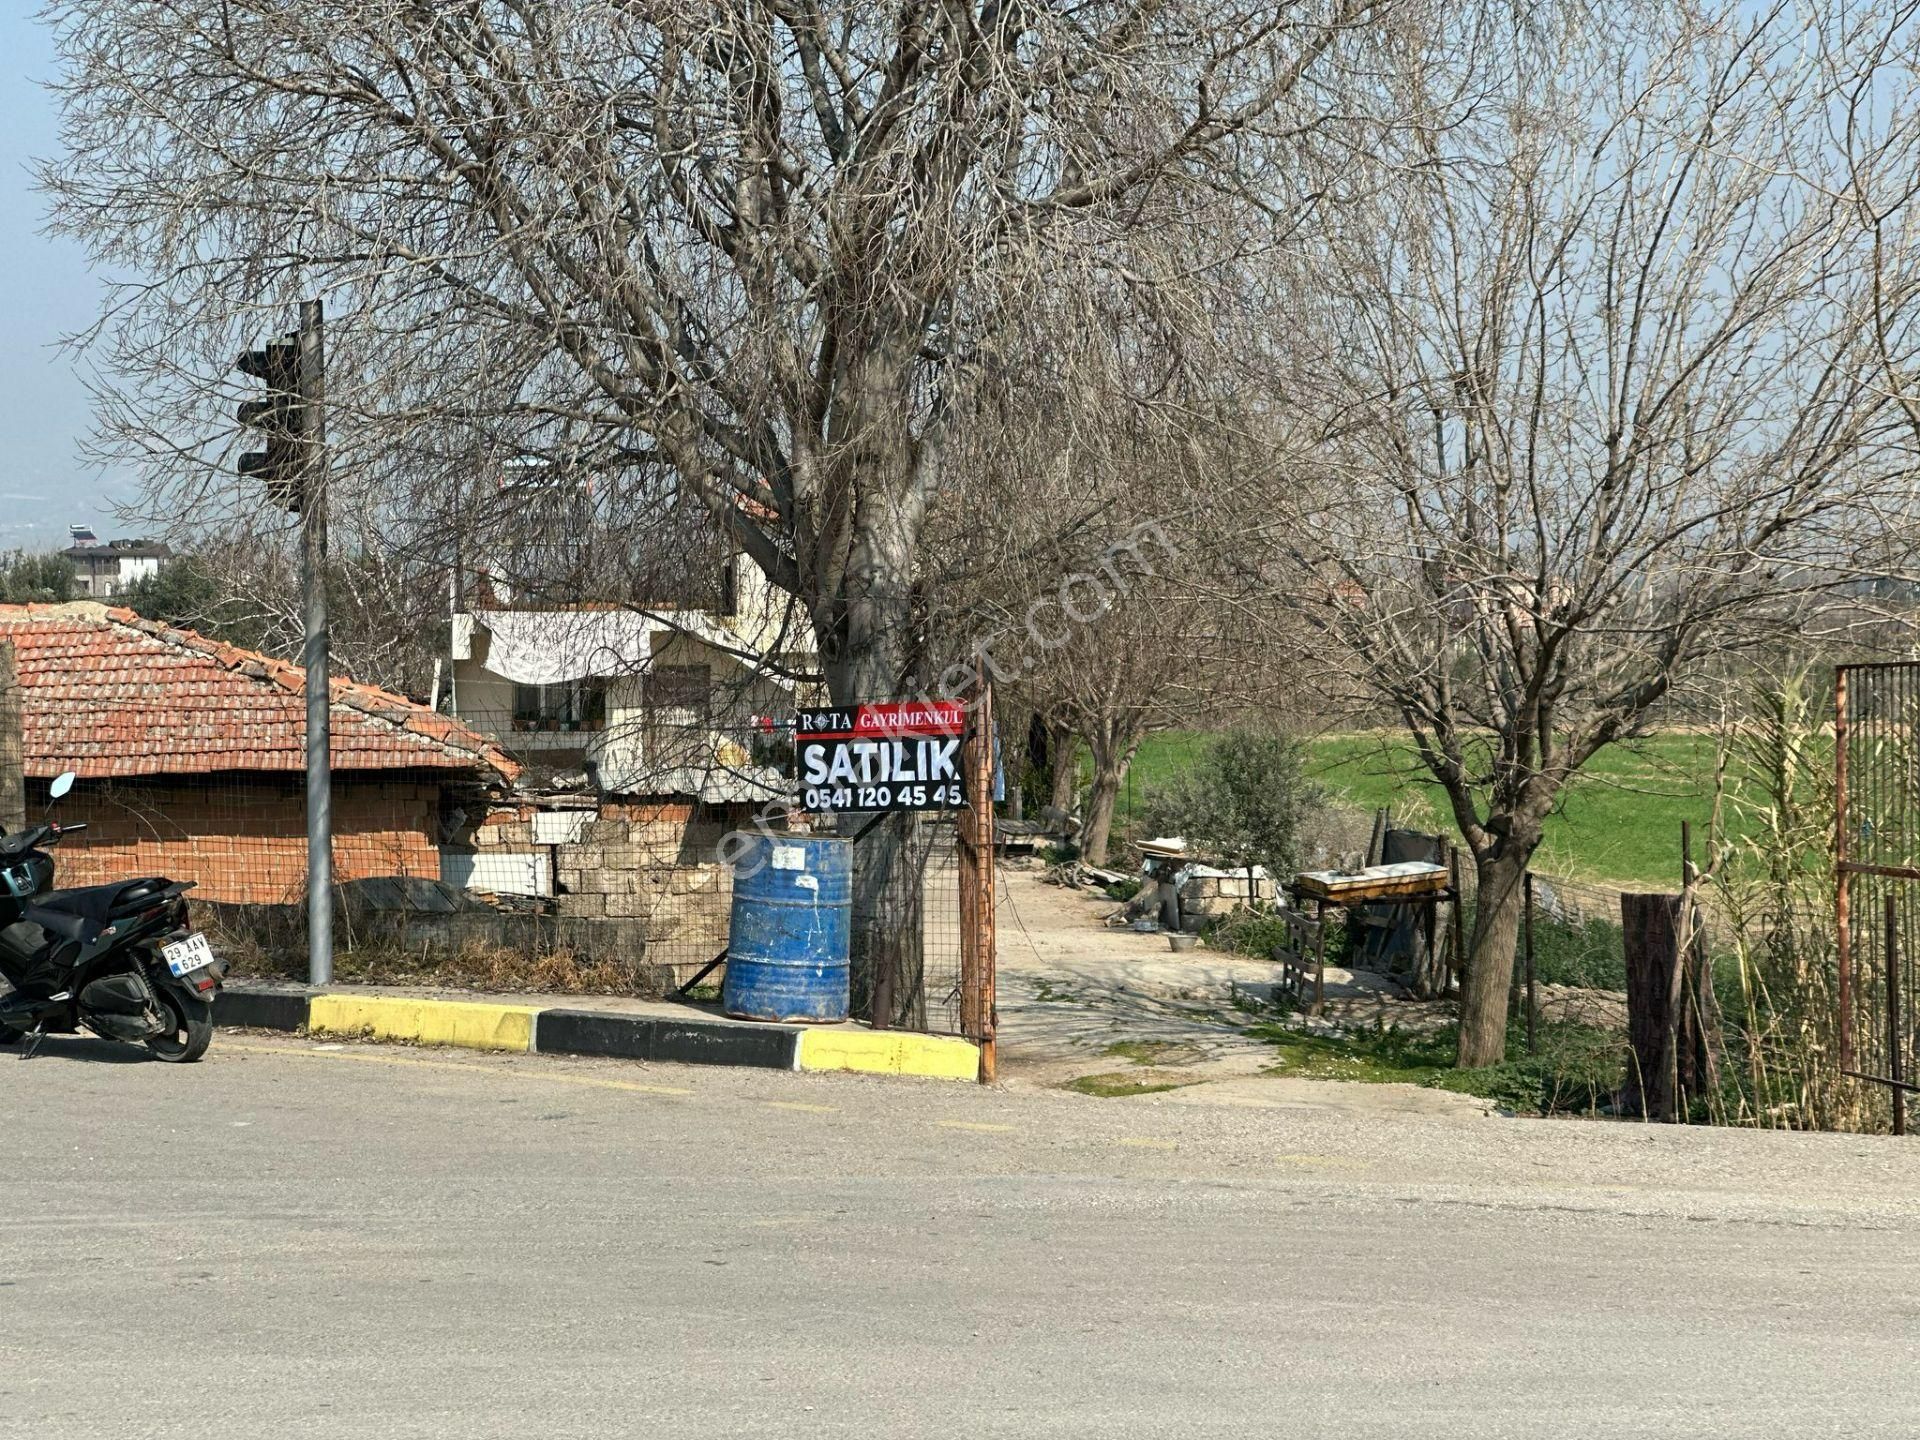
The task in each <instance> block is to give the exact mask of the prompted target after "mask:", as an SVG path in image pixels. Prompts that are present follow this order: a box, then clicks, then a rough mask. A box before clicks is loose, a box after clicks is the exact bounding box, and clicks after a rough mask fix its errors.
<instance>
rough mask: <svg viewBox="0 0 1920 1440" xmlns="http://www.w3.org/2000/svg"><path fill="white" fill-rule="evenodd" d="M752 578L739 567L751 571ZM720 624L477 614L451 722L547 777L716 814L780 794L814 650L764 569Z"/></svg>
mask: <svg viewBox="0 0 1920 1440" xmlns="http://www.w3.org/2000/svg"><path fill="white" fill-rule="evenodd" d="M749 568H750V567H748V566H746V564H745V562H744V561H742V562H741V565H740V569H741V571H746V570H748V569H749ZM728 590H729V595H728V597H727V603H726V604H725V605H724V606H723V609H722V610H720V611H706V610H659V609H647V608H641V607H631V608H629V607H614V606H570V607H546V608H532V607H530V606H515V605H512V604H508V605H502V606H497V607H489V608H479V607H475V608H471V609H468V610H464V611H462V612H460V613H457V614H455V615H454V617H453V646H452V649H453V670H452V690H451V701H452V707H453V713H454V715H455V716H456V717H457V718H459V719H460V720H461V721H462V722H464V723H465V724H467V725H468V726H470V727H472V728H473V729H474V730H477V731H479V732H480V733H481V734H482V735H485V736H487V737H489V738H490V739H493V740H495V741H496V742H497V743H498V744H499V745H500V746H501V747H502V748H503V749H505V750H506V751H508V752H509V753H510V754H512V755H513V756H514V757H515V758H517V759H519V760H520V761H521V762H522V763H523V764H524V765H526V766H527V768H528V770H529V771H530V772H531V773H532V774H533V775H535V776H536V777H537V776H539V775H541V774H542V773H545V774H549V775H551V774H555V773H559V772H564V771H569V770H584V771H585V772H586V774H587V776H588V778H589V779H590V780H591V781H592V782H593V784H594V785H595V788H597V789H598V790H600V791H602V792H603V793H610V794H626V795H683V796H693V797H695V798H698V799H701V800H704V801H708V802H711V803H731V802H740V801H758V800H762V799H766V798H770V797H772V796H774V795H776V794H780V793H783V792H784V790H785V789H786V788H787V784H786V781H785V773H786V757H785V755H784V754H783V753H782V747H783V746H784V745H785V743H786V733H785V731H784V730H782V729H779V728H777V727H769V726H767V725H766V724H764V723H763V722H762V719H761V717H782V718H784V717H786V716H788V715H790V714H791V713H792V710H793V707H794V704H795V699H796V696H795V690H796V686H795V681H794V680H793V679H792V678H791V674H792V671H793V670H794V669H796V668H802V669H804V668H807V657H808V655H809V653H810V646H808V645H802V644H794V643H790V642H789V640H788V638H787V636H788V631H789V630H790V628H791V627H790V626H789V624H788V623H787V622H786V620H785V618H784V617H785V614H786V607H785V606H784V605H783V604H780V603H779V602H778V601H777V600H776V598H775V596H774V594H773V592H772V591H771V589H770V587H767V586H766V585H765V582H764V580H763V579H762V578H761V577H760V575H759V572H758V570H757V569H752V570H751V574H750V575H749V574H744V573H740V574H738V578H737V579H730V582H729V585H728Z"/></svg>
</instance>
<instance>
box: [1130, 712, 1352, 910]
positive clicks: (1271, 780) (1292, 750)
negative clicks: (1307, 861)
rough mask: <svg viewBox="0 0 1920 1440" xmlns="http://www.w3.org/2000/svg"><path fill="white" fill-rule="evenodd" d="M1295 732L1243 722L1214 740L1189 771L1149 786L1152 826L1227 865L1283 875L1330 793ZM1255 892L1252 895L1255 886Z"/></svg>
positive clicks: (1294, 866)
mask: <svg viewBox="0 0 1920 1440" xmlns="http://www.w3.org/2000/svg"><path fill="white" fill-rule="evenodd" d="M1305 758H1306V757H1305V751H1304V749H1303V747H1302V746H1301V744H1300V742H1299V740H1297V739H1296V738H1294V737H1293V736H1291V735H1280V734H1275V733H1273V732H1271V731H1258V730H1238V731H1234V732H1233V733H1231V734H1227V735H1220V736H1216V737H1215V738H1213V739H1212V740H1210V741H1208V742H1207V745H1206V748H1205V749H1204V750H1202V751H1201V753H1200V758H1199V760H1198V761H1197V762H1196V763H1195V764H1194V766H1193V767H1192V768H1191V769H1189V770H1188V771H1187V772H1186V773H1185V774H1183V775H1181V776H1179V777H1178V778H1177V779H1175V780H1174V781H1172V782H1171V783H1169V784H1167V785H1165V786H1164V787H1156V788H1155V789H1153V790H1150V791H1149V792H1148V793H1147V803H1146V818H1147V827H1148V829H1149V830H1150V831H1152V832H1153V833H1154V834H1158V835H1180V836H1183V837H1185V839H1186V841H1187V848H1188V850H1189V851H1190V852H1192V853H1193V854H1194V855H1196V856H1199V857H1201V858H1203V859H1208V860H1215V861H1218V862H1220V863H1221V864H1222V865H1225V866H1231V867H1236V868H1248V869H1250V868H1252V867H1253V866H1255V865H1264V866H1265V867H1266V868H1267V869H1268V871H1270V872H1271V873H1272V874H1273V875H1274V876H1275V877H1276V879H1277V878H1278V877H1279V876H1281V875H1285V874H1290V873H1291V872H1293V871H1294V870H1297V869H1298V868H1299V864H1300V830H1301V826H1302V824H1303V823H1304V822H1305V820H1306V819H1307V817H1308V816H1309V815H1310V814H1312V812H1313V811H1314V810H1315V809H1316V808H1318V806H1319V805H1320V802H1321V800H1322V798H1323V792H1322V791H1321V789H1320V787H1319V786H1318V785H1317V784H1315V783H1314V782H1313V781H1312V780H1310V779H1308V778H1307V774H1306V769H1305ZM1248 898H1249V899H1251V898H1252V894H1251V891H1249V894H1248Z"/></svg>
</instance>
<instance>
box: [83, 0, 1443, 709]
mask: <svg viewBox="0 0 1920 1440" xmlns="http://www.w3.org/2000/svg"><path fill="white" fill-rule="evenodd" d="M1403 8H1405V6H1404V0H1403V3H1402V4H1394V3H1386V0H1317V3H1301V0H1296V3H1257V0H1235V3H1231V4H1218V3H1205V4H1202V3H1196V0H1174V3H1140V0H1133V3H1120V0H1113V3H1096V4H1093V5H1053V4H1048V5H1037V6H1010V5H1004V4H1001V3H996V0H986V3H981V4H977V5H970V4H947V3H943V4H930V5H910V6H882V5H877V4H866V3H852V0H849V3H838V4H831V5H822V4H819V3H813V0H780V3H771V4H763V3H748V0H725V3H719V4H714V5H698V6H688V5H684V4H680V3H667V0H658V3H652V0H642V3H634V0H569V3H566V4H562V5H530V4H526V3H523V0H485V3H480V4H474V5H460V6H451V5H431V6H394V5H390V4H384V3H375V0H338V3H332V4H327V5H321V6H288V5H283V4H278V3H269V0H66V3H57V4H55V5H54V6H53V7H52V15H53V19H54V22H55V24H56V26H57V31H58V38H59V44H60V48H61V51H62V53H63V56H64V58H65V61H66V73H67V77H68V78H67V80H66V81H65V83H64V84H63V85H62V87H61V91H62V96H63V99H64V102H65V112H66V129H65V138H66V142H67V154H66V157H65V158H64V159H63V160H62V161H60V162H59V163H57V164H55V165H53V166H52V167H50V168H49V170H48V171H47V173H46V181H47V184H48V186H49V188H50V189H51V191H52V193H53V195H54V199H55V211H54V213H55V219H56V223H57V224H58V226H59V227H60V228H62V229H64V230H65V231H67V232H69V233H71V234H74V235H77V236H79V237H80V238H81V239H83V240H84V241H86V242H87V243H88V244H89V245H90V246H92V247H93V249H94V251H95V253H96V254H97V255H98V256H99V258H100V259H101V260H103V261H104V262H107V263H109V264H112V265H114V266H116V267H124V268H125V269H127V270H129V271H132V272H134V273H135V274H137V275H138V276H139V277H140V282H139V284H138V285H137V286H135V287H132V288H130V289H128V290H127V291H125V292H123V293H122V294H120V295H119V296H117V297H116V299H115V301H114V306H113V308H112V310H111V311H110V312H109V315H108V317H107V319H106V321H105V325H106V329H105V330H104V331H103V338H104V341H105V345H106V356H107V358H108V359H109V361H110V362H111V364H112V366H113V368H114V369H116V370H117V371H118V372H119V373H120V374H122V375H123V376H125V377H127V378H128V380H129V381H130V382H131V383H130V385H127V386H124V387H122V388H120V389H119V390H117V391H116V392H115V393H114V394H113V395H112V396H110V397H109V405H110V407H112V408H111V409H110V421H111V422H113V423H114V424H115V425H116V426H117V431H116V434H117V438H118V439H119V440H120V441H121V442H123V443H124V444H131V445H132V446H134V447H135V448H137V449H140V450H142V451H143V452H144V453H145V455H146V457H147V458H148V459H150V460H152V461H154V462H155V463H156V465H157V466H158V467H159V469H158V473H159V474H161V475H163V476H165V477H169V478H171V479H172V480H173V481H174V483H175V484H176V485H180V484H184V485H186V486H188V487H190V488H191V487H201V486H204V485H205V483H206V481H207V478H208V473H209V472H208V469H207V468H206V467H207V466H208V465H215V466H217V465H218V464H219V462H220V461H221V460H222V459H224V442H225V440H226V437H227V436H228V435H229V434H230V431H231V425H230V423H229V420H228V416H229V415H230V410H229V408H228V407H229V406H230V403H231V400H232V398H233V395H232V393H231V392H229V391H227V390H226V388H225V386H224V385H221V384H219V383H216V382H217V380H218V378H219V377H221V376H222V375H223V372H224V371H225V369H226V367H227V364H228V361H229V359H230V356H231V353H232V350H233V347H234V345H235V343H236V341H238V340H241V339H250V338H252V337H253V336H254V335H255V334H257V333H258V332H259V331H260V330H263V329H266V328H268V327H269V326H270V325H271V324H273V323H275V321H276V319H277V317H279V316H281V315H283V314H284V313H285V310H286V307H287V305H288V303H289V302H290V301H291V300H292V299H294V298H296V297H297V296H298V295H300V294H303V293H306V292H309V291H324V292H326V293H328V294H329V296H330V297H331V299H332V300H333V309H332V313H333V315H334V316H335V329H336V332H337V339H336V340H335V342H334V343H335V346H336V350H337V352H338V354H339V356H340V364H339V368H340V369H341V370H342V371H343V375H342V377H341V378H340V379H339V380H337V381H336V382H335V383H334V385H333V387H332V391H331V393H330V403H331V404H333V405H334V406H335V407H336V409H337V410H339V411H341V412H342V413H341V414H340V415H339V416H338V418H337V420H336V422H335V423H334V424H333V426H332V427H331V428H332V433H335V434H337V435H338V436H339V437H340V440H339V448H340V450H341V452H342V454H341V461H342V468H343V471H344V472H345V474H346V475H347V476H348V477H363V478H366V479H368V480H369V481H371V480H372V479H373V478H375V477H378V478H380V479H382V480H384V481H386V482H387V483H386V484H385V485H384V486H373V487H371V488H369V489H367V490H366V491H365V492H364V493H362V494H360V495H358V496H357V497H356V499H357V501H358V503H362V504H365V505H378V504H381V503H386V504H389V505H392V504H394V503H395V502H396V500H397V499H398V498H399V497H401V496H405V497H406V499H407V502H408V505H409V508H410V509H414V510H415V511H417V509H418V507H417V506H415V505H413V504H412V503H411V502H412V500H413V498H414V494H415V491H414V489H413V487H411V486H410V485H409V484H408V483H406V482H408V481H413V482H417V481H419V480H420V479H421V478H422V472H423V471H429V470H438V472H439V473H438V474H435V475H433V476H431V477H430V478H433V479H438V478H439V476H440V474H444V473H445V469H446V466H447V465H453V466H455V467H456V468H458V467H465V466H469V465H470V464H471V460H472V456H473V455H474V454H475V452H476V447H485V448H489V449H491V450H492V452H493V453H496V454H500V455H509V456H518V455H543V456H549V457H556V458H563V459H564V461H565V463H566V465H567V466H568V467H569V469H570V470H571V471H573V472H576V473H579V472H586V471H599V472H602V473H605V474H607V475H609V476H611V477H616V479H615V482H614V483H622V484H629V485H649V486H652V487H653V488H654V489H655V491H656V492H657V493H658V494H660V495H661V496H662V497H665V496H667V495H669V494H676V495H677V494H681V493H686V494H691V495H694V496H696V497H698V499H699V501H700V502H701V503H702V504H703V505H704V506H705V507H706V508H707V510H708V512H709V514H710V515H711V517H712V519H713V521H714V523H715V524H716V525H717V526H719V527H721V528H722V529H724V530H725V531H726V533H727V534H728V535H729V536H730V538H731V539H733V540H734V541H735V542H737V543H738V544H739V545H741V546H743V547H744V548H745V549H746V550H747V552H748V553H749V554H751V555H752V556H753V557H754V559H755V560H756V561H757V562H758V563H759V564H760V565H761V566H762V567H763V568H764V569H765V570H766V572H767V574H768V575H769V576H771V577H772V578H773V579H774V580H775V581H776V582H777V583H778V584H780V585H781V586H783V587H785V588H786V589H788V590H789V591H791V592H792V593H793V594H795V595H796V596H798V597H799V598H800V600H801V602H802V603H803V604H804V605H805V606H806V608H807V612H808V615H809V618H810V620H811V623H812V624H813V626H814V628H815V629H816V631H817V633H818V638H819V642H820V646H821V651H822V654H823V655H824V656H825V657H826V664H827V677H828V680H829V683H830V685H831V687H832V690H833V693H834V695H835V696H836V698H839V699H842V700H850V699H856V698H860V697H862V696H872V695H882V694H889V693H894V692H896V691H898V690H900V689H901V688H902V687H903V685H905V684H907V683H909V682H910V681H911V680H912V679H913V678H914V673H915V670H916V667H917V664H918V660H919V657H918V656H917V655H916V654H915V653H914V652H915V644H914V634H913V623H912V593H913V587H914V583H915V581H916V579H917V578H918V570H919V561H920V558H921V557H920V555H919V545H920V540H921V536H922V532H923V527H924V524H925V518H926V515H927V512H928V509H929V507H930V505H931V504H932V503H933V501H934V498H935V496H936V494H937V492H938V491H939V490H940V487H941V486H942V484H943V479H944V477H945V475H946V471H945V469H944V467H943V463H942V457H943V454H944V452H945V448H946V442H947V433H946V427H947V425H948V423H949V421H950V417H951V416H953V415H954V414H955V413H956V406H955V401H956V398H957V397H958V396H959V395H961V394H962V393H963V392H964V391H965V389H966V387H967V385H968V383H969V377H970V374H971V373H972V372H973V371H974V370H976V369H978V368H980V367H983V366H990V365H991V364H992V363H993V354H994V348H995V346H996V345H997V344H998V343H1000V342H999V338H998V337H999V336H1000V335H1001V334H1002V332H1008V331H1013V330H1017V329H1018V326H1019V323H1020V318H1021V311H1020V307H1021V305H1022V303H1023V301H1024V300H1025V299H1026V298H1027V297H1028V296H1030V294H1031V292H1032V290H1033V288H1034V287H1035V286H1036V285H1038V284H1040V283H1041V282H1042V280H1043V279H1044V278H1046V277H1052V278H1053V279H1054V280H1055V281H1057V278H1058V277H1059V276H1060V275H1062V274H1068V273H1072V272H1074V271H1075V270H1078V269H1082V268H1087V267H1092V266H1095V265H1097V264H1098V263H1099V257H1100V256H1101V254H1102V253H1103V251H1104V249H1105V248H1106V247H1107V246H1108V244H1109V241H1110V239H1111V238H1112V237H1113V236H1114V235H1118V234H1125V233H1127V232H1129V231H1131V230H1135V229H1137V228H1138V227H1140V226H1142V225H1146V224H1163V225H1172V224H1187V225H1190V224H1193V223H1195V222H1196V220H1198V219H1200V218H1201V217H1202V216H1203V215H1204V214H1206V213H1211V212H1212V211H1213V210H1214V208H1215V206H1216V205H1217V202H1218V201H1219V199H1220V197H1221V196H1223V195H1225V194H1227V193H1229V192H1230V191H1232V190H1234V189H1237V188H1242V187H1241V185H1240V177H1241V176H1242V175H1243V174H1244V173H1245V172H1246V171H1248V170H1250V169H1258V168H1264V167H1265V166H1266V165H1267V164H1269V163H1271V161H1272V160H1273V159H1274V158H1275V157H1276V154H1284V156H1285V157H1286V158H1287V159H1288V160H1289V162H1290V164H1292V165H1293V166H1294V167H1295V169H1296V170H1305V169H1307V168H1310V167H1312V166H1318V167H1319V168H1325V167H1326V166H1328V165H1329V164H1330V163H1331V161H1332V159H1333V158H1334V155H1335V154H1337V152H1338V147H1339V146H1340V145H1342V144H1345V143H1350V142H1351V141H1352V140H1353V139H1354V138H1356V136H1357V135H1359V134H1360V133H1361V132H1363V131H1365V130H1367V129H1369V128H1370V127H1369V126H1368V125H1367V123H1366V121H1365V117H1366V115H1367V114H1368V113H1369V107H1372V106H1378V105H1379V104H1381V103H1384V102H1385V101H1386V100H1388V99H1390V98H1391V97H1390V96H1387V95H1386V94H1385V93H1384V91H1382V89H1381V87H1379V86H1377V85H1375V86H1369V85H1368V84H1367V82H1366V79H1365V75H1364V72H1362V71H1361V70H1360V69H1359V65H1360V64H1361V63H1362V62H1364V61H1366V60H1367V59H1368V57H1369V55H1371V54H1372V53H1373V52H1374V51H1375V50H1376V49H1377V47H1378V45H1379V43H1380V36H1381V32H1382V31H1383V28H1384V27H1385V26H1386V25H1387V24H1388V22H1389V21H1390V20H1392V19H1394V18H1395V17H1396V16H1397V15H1398V13H1399V12H1400V11H1401V10H1402V9H1403ZM1343 81H1344V82H1347V83H1345V84H1343V83H1342V82H1343ZM1322 150H1324V151H1326V152H1328V153H1327V154H1325V155H1323V156H1321V158H1319V159H1318V160H1317V161H1316V160H1315V156H1316V154H1317V153H1318V152H1319V151H1322ZM1149 196H1151V197H1152V203H1151V204H1150V205H1149V204H1147V203H1144V202H1145V201H1146V199H1147V197H1149ZM1216 218H1217V217H1216ZM213 417H218V421H217V423H210V420H212V419H213ZM449 432H452V434H451V436H450V435H449ZM156 437H161V438H158V439H156ZM436 460H437V461H439V462H440V464H439V465H438V466H436V465H435V464H434V463H433V462H435V461H436ZM396 464H398V465H400V466H403V467H405V468H406V469H407V470H409V471H410V472H411V474H409V475H405V476H400V475H396V474H395V473H394V469H395V466H396ZM342 483H343V484H348V485H350V484H352V483H353V480H352V478H348V479H345V480H343V481H342Z"/></svg>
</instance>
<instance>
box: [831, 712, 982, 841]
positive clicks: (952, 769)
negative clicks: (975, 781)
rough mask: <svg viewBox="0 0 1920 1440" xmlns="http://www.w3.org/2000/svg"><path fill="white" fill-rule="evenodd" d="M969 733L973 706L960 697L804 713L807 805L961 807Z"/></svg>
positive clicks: (834, 808) (842, 807) (836, 807)
mask: <svg viewBox="0 0 1920 1440" xmlns="http://www.w3.org/2000/svg"><path fill="white" fill-rule="evenodd" d="M966 728H967V709H966V706H965V705H963V704H961V703H960V702H959V701H957V700H895V701H890V702H888V703H887V704H884V705H855V706H852V707H850V708H842V709H838V710H802V711H801V712H800V718H799V720H798V722H797V723H796V724H795V726H794V733H793V750H794V759H795V763H796V765H797V766H798V768H799V772H800V808H801V809H802V810H804V811H806V812H807V813H808V814H813V815H821V814H832V813H836V812H839V811H858V810H958V809H961V808H963V807H964V806H965V805H966V792H965V791H964V790H963V789H962V787H961V780H960V743H961V740H962V738H963V737H964V736H965V734H966Z"/></svg>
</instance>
